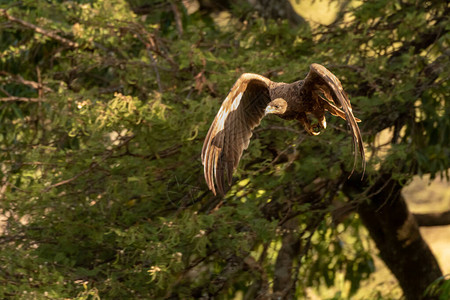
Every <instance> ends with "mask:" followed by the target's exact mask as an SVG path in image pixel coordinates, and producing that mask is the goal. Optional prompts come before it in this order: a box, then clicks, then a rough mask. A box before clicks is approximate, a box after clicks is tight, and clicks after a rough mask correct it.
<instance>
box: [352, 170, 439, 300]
mask: <svg viewBox="0 0 450 300" xmlns="http://www.w3.org/2000/svg"><path fill="white" fill-rule="evenodd" d="M366 184H367V182H366ZM363 185H364V182H361V181H360V180H359V179H357V180H353V181H349V183H348V184H347V187H346V189H345V191H346V193H347V194H348V195H351V194H353V193H354V192H357V193H361V192H363V191H364V189H365V188H364V186H363ZM367 195H369V201H365V202H363V203H362V204H360V205H359V206H358V210H357V211H358V213H359V215H360V216H361V219H362V221H363V223H364V225H365V226H366V227H367V229H368V230H369V233H370V236H371V237H372V239H373V240H374V241H375V244H376V245H377V247H378V249H379V251H380V257H381V258H382V259H383V261H384V262H385V263H386V265H387V266H388V267H389V269H390V270H391V271H392V273H393V274H394V275H395V277H396V278H397V280H398V282H399V283H400V286H401V287H402V289H403V292H404V295H405V297H406V299H407V300H415V299H435V298H433V297H429V296H425V295H424V292H425V290H426V288H427V287H428V286H429V285H430V284H431V283H432V282H433V281H434V280H436V279H437V278H439V277H440V276H442V271H441V269H440V267H439V265H438V263H437V261H436V258H435V257H434V255H433V253H432V252H431V250H430V248H429V247H428V245H427V244H426V242H425V241H424V240H423V238H422V236H421V234H420V231H419V227H418V225H417V222H416V220H415V218H414V217H413V215H412V214H411V212H410V211H409V210H408V207H407V205H406V202H405V200H404V198H403V196H402V194H401V185H400V183H399V182H398V181H396V180H394V179H392V178H391V177H390V176H389V175H384V176H381V178H380V179H379V180H378V181H377V182H376V183H375V184H374V186H372V187H371V188H370V189H369V192H368V194H367Z"/></svg>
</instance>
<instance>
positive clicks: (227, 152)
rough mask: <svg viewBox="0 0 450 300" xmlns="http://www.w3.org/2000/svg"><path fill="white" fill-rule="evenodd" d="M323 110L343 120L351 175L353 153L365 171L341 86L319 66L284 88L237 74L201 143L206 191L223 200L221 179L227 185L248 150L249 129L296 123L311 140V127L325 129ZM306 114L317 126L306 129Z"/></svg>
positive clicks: (354, 121) (360, 144)
mask: <svg viewBox="0 0 450 300" xmlns="http://www.w3.org/2000/svg"><path fill="white" fill-rule="evenodd" d="M339 108H342V110H341V109H339ZM325 111H329V112H330V113H331V114H332V115H334V116H339V117H341V118H342V119H344V120H347V123H348V125H349V127H350V131H351V134H352V138H353V145H354V155H355V161H354V164H353V170H354V169H355V166H356V160H357V155H358V154H357V153H358V149H359V153H360V155H361V159H362V165H363V169H365V156H364V145H363V142H362V139H361V133H360V131H359V127H358V124H357V122H359V121H360V120H359V119H357V118H355V117H354V116H353V113H352V107H351V105H350V100H349V99H348V97H347V94H346V93H345V92H344V89H343V88H342V85H341V82H340V81H339V79H338V78H337V77H336V76H334V75H333V74H332V73H331V72H330V71H328V70H327V69H326V68H325V67H324V66H321V65H319V64H312V65H311V66H310V70H309V73H308V75H307V76H306V78H305V79H304V80H299V81H296V82H293V83H290V84H288V83H280V82H273V81H271V80H269V79H268V78H265V77H264V76H261V75H257V74H250V73H245V74H242V75H241V77H239V79H238V80H237V81H236V83H235V84H234V86H233V87H232V88H231V90H230V92H229V93H228V96H227V97H226V98H225V101H224V102H223V103H222V106H221V107H220V110H219V112H218V113H217V115H216V117H215V119H214V121H213V123H212V124H211V127H210V128H209V131H208V134H207V135H206V138H205V142H204V144H203V149H202V163H203V166H204V172H205V179H206V183H207V184H208V187H209V188H210V190H211V191H212V192H213V193H214V194H216V190H217V192H219V193H220V194H222V195H223V194H224V193H225V188H226V187H225V178H227V181H228V185H231V180H232V176H233V171H234V170H235V169H236V168H237V166H238V163H239V160H240V158H241V156H242V152H243V151H244V150H245V149H247V147H248V144H249V142H250V137H251V136H252V130H253V128H255V127H256V126H258V125H259V123H260V122H261V119H262V118H263V117H264V116H265V115H266V114H275V115H277V116H279V117H280V118H283V119H287V120H298V121H300V122H301V123H302V124H303V126H304V127H305V130H306V131H307V132H308V133H309V134H312V135H317V134H319V133H320V132H318V131H316V130H315V129H316V128H317V127H321V128H325V127H326V120H325ZM307 114H312V115H314V116H315V117H316V118H317V120H318V121H319V123H318V124H316V125H312V124H311V122H310V121H309V119H308V117H307ZM353 170H352V172H353Z"/></svg>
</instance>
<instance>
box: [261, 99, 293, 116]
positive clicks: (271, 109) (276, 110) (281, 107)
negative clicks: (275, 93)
mask: <svg viewBox="0 0 450 300" xmlns="http://www.w3.org/2000/svg"><path fill="white" fill-rule="evenodd" d="M287 106H288V105H287V102H286V100H284V99H282V98H277V99H275V100H273V101H271V102H270V103H269V104H268V105H267V107H266V110H265V112H264V114H265V115H268V114H274V115H282V114H284V113H285V112H286V110H287Z"/></svg>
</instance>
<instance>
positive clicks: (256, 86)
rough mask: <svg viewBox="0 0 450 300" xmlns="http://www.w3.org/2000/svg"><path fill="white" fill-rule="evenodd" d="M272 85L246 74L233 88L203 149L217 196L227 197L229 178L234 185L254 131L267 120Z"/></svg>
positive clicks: (207, 179) (266, 80)
mask: <svg viewBox="0 0 450 300" xmlns="http://www.w3.org/2000/svg"><path fill="white" fill-rule="evenodd" d="M270 83H271V81H270V80H269V79H267V78H265V77H263V76H260V75H257V74H249V73H246V74H243V75H241V77H240V78H239V79H238V80H237V81H236V83H235V84H234V86H233V87H232V88H231V90H230V92H229V93H228V96H227V97H226V99H225V101H224V102H223V103H222V106H221V107H220V110H219V112H218V113H217V115H216V118H215V119H214V121H213V123H212V124H211V127H210V128H209V131H208V134H207V135H206V138H205V142H204V144H203V149H202V163H203V166H204V172H205V179H206V183H207V184H208V187H209V188H210V190H211V191H212V192H213V193H214V194H216V187H215V185H216V186H217V191H218V192H219V193H220V194H222V195H223V194H224V193H225V187H224V185H225V177H226V178H227V180H228V185H230V184H231V180H232V175H233V171H234V170H235V169H236V167H237V165H238V163H239V160H240V158H241V156H242V152H243V151H244V150H245V149H247V147H248V144H249V142H250V137H251V136H252V130H253V128H255V127H256V126H258V125H259V123H260V122H261V119H262V118H263V117H264V110H265V108H266V106H267V104H268V103H269V102H270V96H269V86H270Z"/></svg>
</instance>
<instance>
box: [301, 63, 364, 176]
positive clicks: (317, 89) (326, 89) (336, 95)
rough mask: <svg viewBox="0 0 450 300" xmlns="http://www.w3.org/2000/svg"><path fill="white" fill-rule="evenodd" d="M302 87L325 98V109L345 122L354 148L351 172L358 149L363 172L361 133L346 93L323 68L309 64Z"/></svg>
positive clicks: (336, 79)
mask: <svg viewBox="0 0 450 300" xmlns="http://www.w3.org/2000/svg"><path fill="white" fill-rule="evenodd" d="M303 87H304V88H306V89H311V91H310V92H311V93H312V94H313V95H315V96H316V97H324V98H326V100H327V101H324V102H323V103H324V106H325V109H326V110H328V111H329V112H330V113H332V114H333V115H337V116H339V117H341V118H343V119H345V120H346V121H347V124H348V125H349V127H350V130H351V133H352V138H353V146H354V155H355V160H354V164H353V170H354V169H355V167H356V160H357V157H358V149H359V153H360V156H361V160H362V165H363V169H364V170H365V167H366V161H365V154H364V144H363V141H362V138H361V132H360V131H359V127H358V124H357V122H359V121H360V120H359V119H357V118H355V116H354V115H353V111H352V106H351V104H350V100H349V98H348V96H347V93H346V92H345V91H344V89H343V87H342V84H341V82H340V81H339V79H338V78H337V77H336V76H334V74H333V73H331V72H330V71H329V70H327V69H326V68H325V67H324V66H322V65H319V64H311V66H310V70H309V73H308V75H307V76H306V78H305V82H304V84H303ZM336 106H337V107H336ZM338 107H339V108H342V110H340V109H339V108H338ZM353 170H352V172H353ZM363 173H364V171H363Z"/></svg>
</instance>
